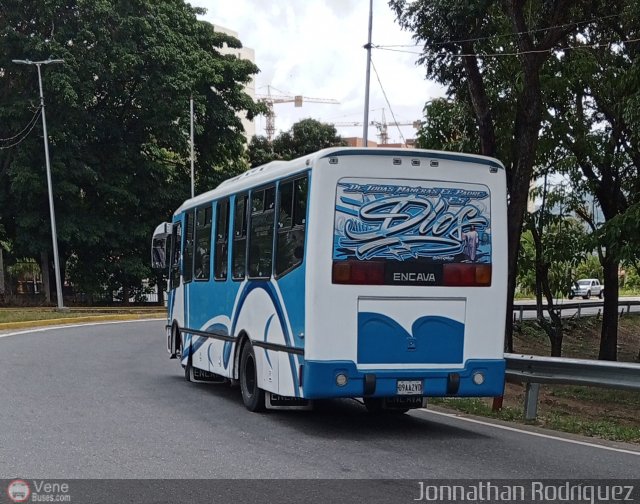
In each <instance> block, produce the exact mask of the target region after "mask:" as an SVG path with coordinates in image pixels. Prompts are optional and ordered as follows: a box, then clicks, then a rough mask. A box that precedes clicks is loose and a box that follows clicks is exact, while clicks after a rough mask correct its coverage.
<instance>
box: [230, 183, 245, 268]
mask: <svg viewBox="0 0 640 504" xmlns="http://www.w3.org/2000/svg"><path fill="white" fill-rule="evenodd" d="M231 259H232V266H233V267H232V278H233V279H234V280H242V279H244V276H245V264H246V259H247V195H246V194H240V195H238V196H236V201H235V206H234V216H233V249H232V251H231Z"/></svg>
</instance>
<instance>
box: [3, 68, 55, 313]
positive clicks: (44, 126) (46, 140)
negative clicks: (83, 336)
mask: <svg viewBox="0 0 640 504" xmlns="http://www.w3.org/2000/svg"><path fill="white" fill-rule="evenodd" d="M12 61H13V62H14V63H17V64H20V65H35V66H36V68H37V69H38V85H39V86H40V109H41V111H42V130H43V134H44V158H45V162H46V168H47V187H48V190H49V214H50V215H51V241H52V243H53V265H54V269H55V275H56V295H57V298H58V310H61V311H62V310H64V302H63V299H62V281H61V279H60V259H59V256H58V232H57V231H56V213H55V209H54V205H53V184H52V183H51V165H50V163H49V137H48V136H47V117H46V115H45V112H44V93H43V91H42V73H41V71H40V67H41V66H42V65H51V64H56V63H64V60H63V59H48V60H43V61H31V60H12ZM47 287H48V286H47Z"/></svg>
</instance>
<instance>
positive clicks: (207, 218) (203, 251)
mask: <svg viewBox="0 0 640 504" xmlns="http://www.w3.org/2000/svg"><path fill="white" fill-rule="evenodd" d="M211 214H212V207H211V206H206V207H203V208H198V209H197V210H196V238H195V243H196V248H195V256H194V276H195V279H196V280H209V277H210V276H211Z"/></svg>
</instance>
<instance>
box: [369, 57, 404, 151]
mask: <svg viewBox="0 0 640 504" xmlns="http://www.w3.org/2000/svg"><path fill="white" fill-rule="evenodd" d="M371 67H372V68H373V72H374V73H375V74H376V79H378V84H380V89H382V95H383V96H384V100H385V101H386V102H387V107H389V112H391V117H393V122H394V123H396V128H398V133H400V138H402V143H403V144H404V145H406V144H407V141H406V140H405V138H404V135H403V134H402V130H401V129H400V126H398V124H397V123H398V121H397V120H396V115H395V114H394V113H393V109H392V108H391V103H389V99H388V98H387V93H386V92H385V90H384V87H383V86H382V82H381V81H380V75H378V70H377V69H376V66H375V64H374V63H373V59H372V60H371Z"/></svg>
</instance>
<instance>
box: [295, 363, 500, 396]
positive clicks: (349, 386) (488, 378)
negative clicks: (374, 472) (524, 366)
mask: <svg viewBox="0 0 640 504" xmlns="http://www.w3.org/2000/svg"><path fill="white" fill-rule="evenodd" d="M341 375H342V376H341ZM480 376H481V377H482V379H480ZM344 377H346V383H344V385H338V383H339V382H344V381H345V379H344ZM504 377H505V361H504V359H492V360H478V359H474V360H468V361H466V363H465V365H464V367H463V368H445V369H419V370H417V369H367V370H358V368H357V366H356V364H355V363H354V362H353V361H309V360H307V361H306V362H305V363H304V367H303V369H302V390H303V397H306V398H308V399H322V398H331V397H393V396H397V395H398V389H399V386H398V382H399V381H405V380H406V381H421V382H422V389H423V392H422V395H423V396H429V397H497V396H501V395H502V394H503V392H504ZM479 382H481V383H479Z"/></svg>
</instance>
